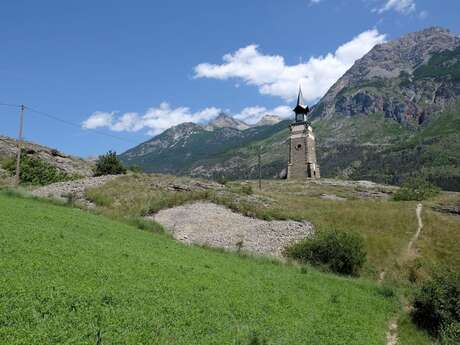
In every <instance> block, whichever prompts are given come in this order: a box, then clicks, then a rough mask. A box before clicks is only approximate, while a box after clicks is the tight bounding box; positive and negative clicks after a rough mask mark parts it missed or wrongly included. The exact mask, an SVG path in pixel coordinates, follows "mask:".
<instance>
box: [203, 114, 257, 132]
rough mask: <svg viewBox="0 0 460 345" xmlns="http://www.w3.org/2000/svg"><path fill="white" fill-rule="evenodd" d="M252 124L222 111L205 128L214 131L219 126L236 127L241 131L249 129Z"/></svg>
mask: <svg viewBox="0 0 460 345" xmlns="http://www.w3.org/2000/svg"><path fill="white" fill-rule="evenodd" d="M249 127H250V126H249V125H248V124H246V123H244V122H243V121H240V120H237V119H235V118H234V117H232V116H230V115H227V114H226V113H224V112H221V113H220V114H219V115H218V116H217V117H216V118H215V119H213V120H211V121H210V122H209V123H208V125H207V126H205V129H206V130H208V131H213V130H214V129H217V128H235V129H238V130H240V131H242V130H245V129H248V128H249Z"/></svg>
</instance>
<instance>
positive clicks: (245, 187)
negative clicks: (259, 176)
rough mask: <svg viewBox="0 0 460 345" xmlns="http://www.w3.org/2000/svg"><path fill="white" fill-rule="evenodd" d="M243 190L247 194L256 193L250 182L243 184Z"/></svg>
mask: <svg viewBox="0 0 460 345" xmlns="http://www.w3.org/2000/svg"><path fill="white" fill-rule="evenodd" d="M241 192H242V193H244V194H246V195H251V194H254V191H253V190H252V186H251V185H250V184H246V185H243V186H242V187H241Z"/></svg>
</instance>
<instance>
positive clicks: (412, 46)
mask: <svg viewBox="0 0 460 345" xmlns="http://www.w3.org/2000/svg"><path fill="white" fill-rule="evenodd" d="M459 46H460V38H459V37H457V36H456V35H455V34H453V33H452V32H450V31H448V30H446V29H442V28H429V29H426V30H423V31H420V32H416V33H410V34H408V35H405V36H403V37H401V38H400V39H398V40H395V41H391V42H388V43H384V44H379V45H377V46H375V47H374V48H373V49H372V50H371V51H370V52H369V53H368V54H366V55H365V56H364V57H363V58H361V59H360V60H358V61H356V63H355V64H354V65H353V67H351V68H350V70H348V71H347V72H346V73H345V74H344V75H343V76H342V77H341V78H340V79H339V80H338V81H337V82H336V83H335V84H334V85H333V86H332V88H331V89H330V90H329V91H328V92H327V94H326V95H325V96H324V97H323V99H322V100H321V101H320V102H319V103H318V105H317V106H316V107H315V110H314V116H315V117H330V116H333V115H345V116H353V115H357V114H372V113H383V114H384V115H385V117H387V118H391V119H394V120H396V121H398V122H401V123H406V124H409V125H418V124H421V123H423V122H424V121H425V120H427V118H428V117H429V116H430V115H431V114H433V113H435V112H438V111H440V110H443V109H444V108H445V106H446V105H447V104H448V103H449V102H450V101H451V100H452V99H455V98H456V97H458V96H459V95H460V83H459V80H458V78H452V76H451V75H449V74H446V73H444V72H443V73H436V68H435V67H436V66H433V68H432V69H431V72H432V74H431V75H426V74H425V75H423V73H420V71H421V70H422V69H423V68H424V66H427V65H429V64H430V59H431V58H432V57H433V56H436V55H437V54H442V53H443V52H457V50H458V49H457V48H458V47H459ZM456 49H457V50H456ZM459 57H460V51H458V55H456V56H453V57H451V61H450V62H446V66H447V65H449V63H458V58H459ZM446 58H447V59H448V57H446ZM438 67H439V66H438Z"/></svg>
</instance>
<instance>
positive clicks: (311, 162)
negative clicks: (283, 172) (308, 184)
mask: <svg viewBox="0 0 460 345" xmlns="http://www.w3.org/2000/svg"><path fill="white" fill-rule="evenodd" d="M293 111H294V113H295V119H294V122H292V123H291V124H290V125H289V163H288V169H287V178H288V180H302V179H317V178H320V172H319V165H318V163H317V161H316V143H315V135H314V134H313V127H312V126H311V123H310V121H309V118H308V114H309V113H310V109H309V108H308V106H306V105H305V103H304V100H303V95H302V89H301V88H300V87H299V95H298V96H297V105H296V107H295V108H294V109H293Z"/></svg>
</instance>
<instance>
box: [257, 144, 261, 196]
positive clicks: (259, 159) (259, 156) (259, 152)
mask: <svg viewBox="0 0 460 345" xmlns="http://www.w3.org/2000/svg"><path fill="white" fill-rule="evenodd" d="M257 156H258V161H259V190H262V146H259V149H258V150H257Z"/></svg>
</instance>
